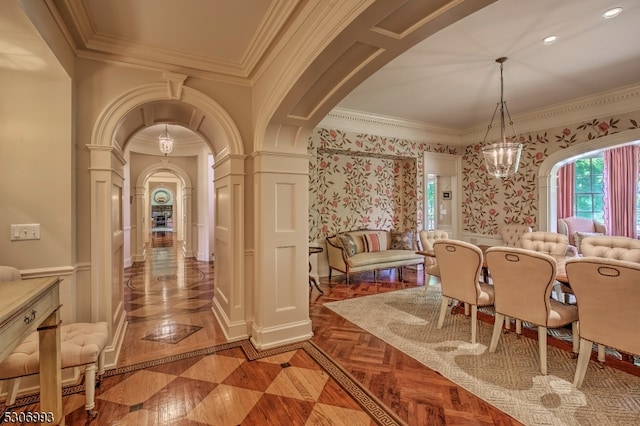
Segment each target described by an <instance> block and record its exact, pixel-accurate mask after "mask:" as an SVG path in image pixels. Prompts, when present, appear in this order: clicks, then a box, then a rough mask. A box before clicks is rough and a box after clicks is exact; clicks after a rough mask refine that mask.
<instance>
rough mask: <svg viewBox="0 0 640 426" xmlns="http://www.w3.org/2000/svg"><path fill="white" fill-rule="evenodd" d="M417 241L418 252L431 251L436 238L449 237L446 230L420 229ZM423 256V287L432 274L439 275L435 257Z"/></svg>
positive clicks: (444, 238)
mask: <svg viewBox="0 0 640 426" xmlns="http://www.w3.org/2000/svg"><path fill="white" fill-rule="evenodd" d="M418 236H419V238H418V241H419V242H420V246H421V247H420V249H421V251H419V252H418V253H421V252H426V251H431V250H433V243H435V242H436V241H438V240H446V239H448V238H449V234H448V233H447V231H442V230H438V229H436V230H433V231H424V230H423V231H420V234H418ZM424 256H425V260H424V261H425V267H424V284H425V289H426V288H427V287H428V285H427V284H428V283H429V280H430V279H431V277H432V276H434V277H439V276H440V268H439V267H438V261H437V260H436V258H434V257H432V256H428V255H424Z"/></svg>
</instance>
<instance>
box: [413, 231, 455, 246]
mask: <svg viewBox="0 0 640 426" xmlns="http://www.w3.org/2000/svg"><path fill="white" fill-rule="evenodd" d="M419 237H420V238H419V240H420V244H421V245H422V250H433V243H435V242H436V241H438V240H447V239H449V234H448V233H447V231H441V230H438V229H436V230H434V231H420V236H419Z"/></svg>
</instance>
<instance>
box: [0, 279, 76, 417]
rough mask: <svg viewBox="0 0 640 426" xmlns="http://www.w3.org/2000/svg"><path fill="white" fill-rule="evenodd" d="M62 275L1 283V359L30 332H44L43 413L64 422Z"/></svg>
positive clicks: (41, 391)
mask: <svg viewBox="0 0 640 426" xmlns="http://www.w3.org/2000/svg"><path fill="white" fill-rule="evenodd" d="M60 281H62V280H61V279H60V278H57V277H54V278H34V279H26V280H19V281H5V282H0V341H2V345H0V359H4V358H5V357H6V356H8V355H9V354H10V353H11V352H12V351H13V350H14V349H15V348H16V346H18V345H19V344H20V343H21V342H22V341H23V340H24V339H25V338H26V337H27V336H28V335H29V334H31V333H33V332H34V331H35V330H38V331H39V334H40V343H39V344H40V350H39V352H40V408H39V411H40V412H50V413H52V416H53V422H52V423H53V424H64V417H63V411H62V371H61V369H60V367H61V363H60V294H59V288H60Z"/></svg>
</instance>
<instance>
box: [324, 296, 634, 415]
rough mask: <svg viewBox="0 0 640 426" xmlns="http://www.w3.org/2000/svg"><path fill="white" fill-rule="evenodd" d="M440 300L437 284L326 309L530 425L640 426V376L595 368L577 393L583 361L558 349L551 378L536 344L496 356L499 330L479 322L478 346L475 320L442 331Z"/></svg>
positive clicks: (514, 341)
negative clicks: (493, 347) (542, 370)
mask: <svg viewBox="0 0 640 426" xmlns="http://www.w3.org/2000/svg"><path fill="white" fill-rule="evenodd" d="M440 296H441V294H440V288H439V285H435V286H434V285H431V286H430V287H429V289H428V291H426V290H425V288H423V287H418V288H411V289H407V290H399V291H394V292H389V293H384V294H379V295H371V296H365V297H359V298H354V299H349V300H342V301H337V302H330V303H326V304H325V305H324V306H326V307H328V308H329V309H331V310H333V311H335V312H336V313H337V314H339V315H341V316H342V317H344V318H346V319H347V320H349V321H351V322H353V323H354V324H356V325H357V326H359V327H361V328H363V329H364V330H366V331H367V332H369V333H371V334H373V335H374V336H376V337H378V338H380V339H382V340H384V341H385V342H387V343H388V344H390V345H393V346H394V347H396V348H397V349H399V350H401V351H402V352H404V353H406V354H407V355H409V356H411V357H413V358H415V359H416V360H418V361H419V362H421V363H423V364H424V365H426V366H427V367H429V368H431V369H432V370H435V371H437V372H439V373H441V374H442V375H443V376H445V377H446V378H448V379H449V380H451V381H453V382H454V383H456V384H457V385H459V386H461V387H463V388H465V389H467V390H468V391H470V392H472V393H473V394H475V395H476V396H478V397H480V398H482V399H483V400H485V401H487V402H488V403H490V404H492V405H494V406H495V407H497V408H499V409H500V410H502V411H504V412H505V413H507V414H509V415H511V416H512V417H514V418H515V419H517V420H519V421H520V422H522V423H524V424H526V425H536V426H537V425H598V426H600V425H639V424H640V377H636V376H634V375H630V374H628V373H624V372H622V371H619V370H616V369H612V368H609V367H605V368H604V369H600V368H598V367H597V366H596V365H595V364H594V363H593V362H592V363H590V365H589V368H588V370H587V374H586V377H585V380H584V384H583V386H582V388H580V389H576V388H575V387H574V386H573V384H572V383H573V375H574V373H575V368H576V362H577V359H574V358H572V357H571V354H570V353H569V352H567V351H564V350H562V349H558V348H556V347H552V346H549V347H548V375H546V376H543V375H542V374H541V373H540V367H539V362H538V342H537V340H535V339H531V338H527V337H521V338H519V339H518V338H516V335H515V333H509V334H503V335H502V337H501V339H500V343H499V344H498V348H497V350H496V352H495V353H490V352H489V343H490V341H491V332H492V329H493V326H492V325H491V324H487V323H482V322H479V324H478V343H476V344H471V343H470V339H471V326H470V318H469V317H467V316H465V315H452V314H451V313H447V317H446V318H445V322H444V325H443V327H442V329H440V330H438V329H437V328H436V326H437V322H438V315H439V310H440V300H441V299H440Z"/></svg>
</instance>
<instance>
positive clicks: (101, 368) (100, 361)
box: [96, 350, 105, 387]
mask: <svg viewBox="0 0 640 426" xmlns="http://www.w3.org/2000/svg"><path fill="white" fill-rule="evenodd" d="M104 357H105V355H104V350H103V351H102V352H100V355H98V378H97V379H96V380H97V381H96V387H98V386H100V384H101V383H102V376H103V375H104Z"/></svg>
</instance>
